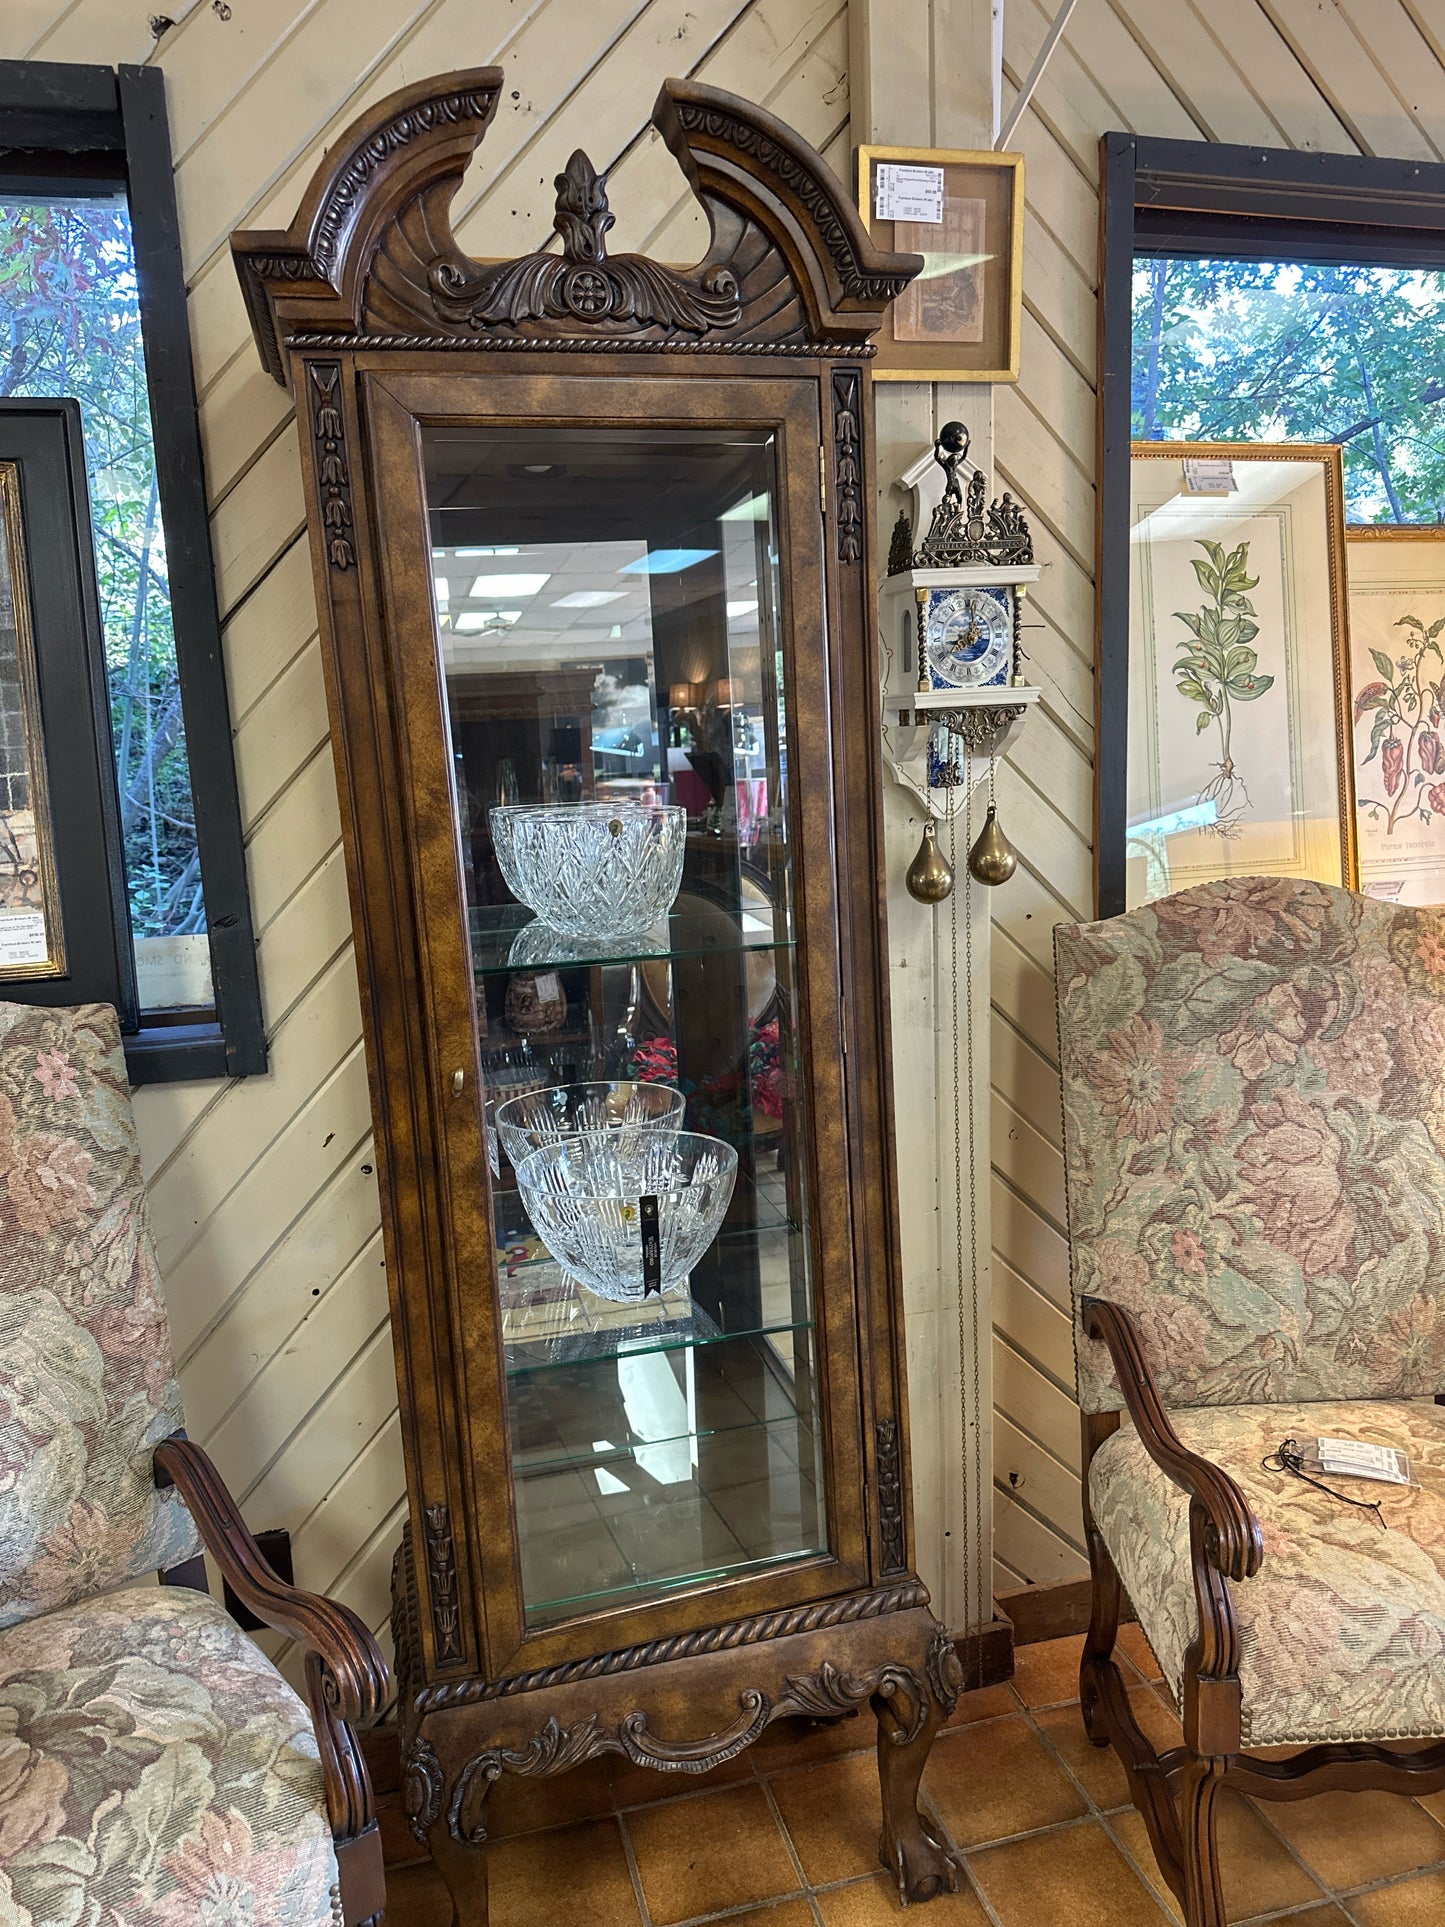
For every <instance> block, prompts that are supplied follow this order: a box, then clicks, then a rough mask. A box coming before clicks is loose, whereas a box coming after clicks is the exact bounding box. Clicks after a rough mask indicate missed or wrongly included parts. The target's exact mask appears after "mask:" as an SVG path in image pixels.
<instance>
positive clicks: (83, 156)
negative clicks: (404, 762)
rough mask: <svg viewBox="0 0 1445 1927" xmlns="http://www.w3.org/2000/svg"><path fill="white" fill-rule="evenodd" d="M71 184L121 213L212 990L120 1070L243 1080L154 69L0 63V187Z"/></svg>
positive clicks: (216, 733)
mask: <svg viewBox="0 0 1445 1927" xmlns="http://www.w3.org/2000/svg"><path fill="white" fill-rule="evenodd" d="M87 181H90V182H105V183H109V184H113V185H116V186H120V187H123V188H124V190H125V193H126V198H127V203H128V207H129V212H130V222H131V235H132V240H133V244H134V248H135V260H136V279H137V284H138V290H139V299H140V313H141V331H142V334H143V336H144V340H145V353H146V380H147V386H148V388H149V392H150V402H151V426H152V432H153V437H154V446H155V461H156V479H157V485H158V492H159V499H160V513H161V523H162V526H163V528H164V530H165V540H166V558H167V564H168V574H169V581H170V588H171V606H172V610H173V613H174V618H175V637H176V661H177V666H178V669H179V672H180V683H181V710H182V714H183V717H184V720H185V731H186V744H187V749H188V752H189V756H190V764H191V797H192V803H193V806H194V810H195V821H196V843H197V849H198V851H199V854H200V859H201V880H202V885H203V887H204V890H205V899H206V923H207V937H208V941H209V945H210V954H211V978H212V984H213V988H214V993H215V1016H214V1018H209V1017H202V1018H200V1019H199V1020H197V1019H195V1018H194V1017H193V1016H192V1014H191V1013H189V1012H184V1011H177V1012H174V1013H164V1012H163V1013H156V1012H147V1013H146V1017H145V1022H144V1024H143V1025H141V1026H139V1027H136V1026H132V1027H131V1032H130V1033H129V1034H128V1035H127V1036H126V1040H125V1049H126V1066H127V1069H128V1071H129V1074H130V1079H131V1082H132V1083H133V1084H151V1083H162V1082H173V1081H178V1080H186V1079H197V1078H215V1077H246V1076H253V1075H256V1074H258V1073H260V1072H262V1071H264V1070H265V1069H266V1065H267V1044H266V1027H265V1020H264V1015H263V1011H262V1005H261V985H260V975H259V970H258V967H257V960H256V939H255V930H254V925H253V920H252V915H251V898H250V889H249V885H248V881H247V876H246V847H245V838H244V834H243V830H242V825H241V809H240V800H239V793H238V790H237V786H236V765H235V752H234V748H233V744H232V731H231V716H230V704H229V699H228V696H227V691H226V674H225V665H224V660H223V657H222V652H221V624H220V615H219V611H218V608H217V604H216V586H215V567H214V561H213V557H212V552H211V529H210V519H209V514H208V509H207V501H206V487H205V471H204V466H203V462H202V455H201V434H200V421H199V415H198V411H197V398H196V385H195V374H194V369H193V365H192V360H191V341H190V330H189V322H188V317H187V309H186V281H185V271H184V267H183V264H182V258H181V245H180V224H179V219H178V216H177V213H176V198H175V180H174V168H173V163H172V159H171V144H170V130H169V124H168V122H167V118H166V100H165V80H164V77H163V75H162V73H161V70H160V69H159V68H158V67H139V66H122V67H118V68H112V67H99V66H88V65H81V64H74V65H72V64H70V63H68V62H64V63H62V62H58V61H27V60H16V61H0V193H16V192H24V193H30V194H34V195H37V196H43V195H45V194H47V193H55V194H64V193H66V192H67V191H70V192H73V191H74V190H75V188H76V186H77V184H78V183H82V182H87Z"/></svg>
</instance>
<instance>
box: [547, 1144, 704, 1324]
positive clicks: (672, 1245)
mask: <svg viewBox="0 0 1445 1927" xmlns="http://www.w3.org/2000/svg"><path fill="white" fill-rule="evenodd" d="M737 1174H738V1154H737V1152H736V1151H735V1150H734V1149H733V1147H732V1146H731V1145H730V1144H724V1143H723V1141H722V1139H721V1138H715V1137H704V1136H702V1135H701V1134H700V1133H698V1132H696V1131H678V1132H674V1131H669V1130H666V1129H659V1128H657V1127H653V1128H651V1129H640V1130H638V1131H637V1132H636V1133H632V1132H628V1133H626V1134H625V1135H624V1134H623V1133H621V1132H617V1131H588V1132H581V1133H579V1134H578V1135H577V1136H575V1137H564V1138H559V1139H558V1140H557V1142H556V1143H555V1144H544V1145H542V1146H540V1147H539V1148H538V1149H537V1150H535V1151H529V1152H528V1153H527V1155H526V1157H524V1158H523V1159H522V1162H521V1163H520V1164H519V1165H518V1166H517V1189H518V1190H519V1191H520V1192H521V1194H522V1202H523V1204H524V1205H525V1206H526V1207H527V1215H528V1217H530V1218H531V1220H532V1224H533V1227H534V1228H535V1230H536V1232H537V1235H538V1237H539V1238H540V1239H541V1240H542V1242H543V1244H545V1245H546V1247H547V1249H548V1250H549V1251H550V1252H551V1254H552V1256H553V1257H554V1258H555V1259H557V1261H558V1263H559V1264H561V1265H563V1266H565V1268H566V1269H567V1270H568V1271H570V1272H571V1273H572V1274H573V1276H574V1277H576V1278H580V1279H581V1281H582V1283H583V1284H584V1285H586V1286H587V1288H588V1290H589V1291H594V1292H596V1294H597V1296H598V1297H599V1298H610V1299H612V1300H613V1301H614V1302H615V1303H619V1304H629V1303H630V1304H640V1303H641V1302H642V1300H643V1298H644V1296H645V1291H644V1285H643V1272H642V1205H641V1201H642V1199H643V1198H644V1197H655V1198H656V1199H657V1220H658V1233H659V1239H660V1244H661V1256H662V1273H661V1284H662V1289H663V1291H665V1292H666V1291H672V1290H674V1289H675V1288H676V1287H677V1286H679V1285H681V1284H682V1283H683V1282H684V1281H685V1279H686V1278H687V1275H688V1273H689V1272H690V1271H691V1270H692V1268H693V1266H694V1265H696V1264H697V1263H698V1261H699V1260H700V1259H701V1258H702V1256H703V1254H704V1253H705V1252H706V1251H707V1249H708V1247H709V1245H711V1243H712V1241H713V1239H714V1238H715V1237H716V1236H717V1234H718V1229H719V1227H720V1226H721V1224H722V1221H723V1216H724V1214H725V1213H726V1211H727V1208H728V1204H729V1201H730V1200H731V1198H732V1194H733V1184H734V1182H735V1181H736V1178H737Z"/></svg>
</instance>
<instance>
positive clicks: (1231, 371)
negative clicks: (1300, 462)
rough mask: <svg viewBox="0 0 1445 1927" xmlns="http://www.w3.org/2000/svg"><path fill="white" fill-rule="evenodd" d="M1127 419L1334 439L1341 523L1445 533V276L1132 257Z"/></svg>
mask: <svg viewBox="0 0 1445 1927" xmlns="http://www.w3.org/2000/svg"><path fill="white" fill-rule="evenodd" d="M1133 422H1134V426H1133V432H1134V436H1135V439H1136V440H1140V441H1242V442H1289V441H1294V442H1338V443H1339V445H1340V447H1341V448H1342V450H1343V451H1344V468H1345V503H1346V514H1347V516H1348V518H1349V520H1350V521H1351V522H1408V523H1418V522H1427V523H1436V522H1445V273H1441V272H1437V271H1434V270H1423V269H1415V268H1384V267H1365V266H1341V265H1329V266H1323V267H1321V266H1311V265H1308V264H1306V263H1301V262H1285V263H1279V262H1262V261H1229V260H1216V261H1202V260H1195V259H1192V258H1188V257H1180V256H1168V255H1159V256H1152V257H1145V256H1141V257H1140V258H1139V259H1138V260H1137V261H1136V262H1135V265H1134V317H1133Z"/></svg>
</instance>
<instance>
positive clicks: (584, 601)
mask: <svg viewBox="0 0 1445 1927" xmlns="http://www.w3.org/2000/svg"><path fill="white" fill-rule="evenodd" d="M626 594H627V591H626V589H574V590H573V591H572V593H571V595H560V596H558V598H557V600H556V601H555V602H554V603H553V604H552V607H553V608H554V609H600V608H601V607H602V605H603V603H604V602H621V600H622V598H623V597H624V596H625V595H626Z"/></svg>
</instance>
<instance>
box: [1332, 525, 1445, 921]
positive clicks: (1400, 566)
mask: <svg viewBox="0 0 1445 1927" xmlns="http://www.w3.org/2000/svg"><path fill="white" fill-rule="evenodd" d="M1345 555H1346V568H1347V576H1348V596H1349V609H1350V672H1351V680H1350V694H1351V704H1352V709H1351V745H1352V749H1353V754H1354V780H1355V816H1356V824H1357V829H1358V836H1359V846H1360V859H1359V871H1360V888H1361V890H1362V891H1363V892H1364V893H1365V895H1366V896H1374V897H1382V898H1384V899H1385V900H1386V901H1388V902H1391V903H1406V904H1419V905H1438V904H1442V903H1445V726H1442V725H1441V724H1440V723H1436V722H1432V721H1431V720H1430V718H1431V712H1432V710H1434V709H1437V708H1438V699H1439V696H1440V694H1441V685H1442V684H1445V661H1442V660H1441V652H1442V651H1445V630H1441V631H1440V632H1439V634H1438V636H1437V637H1436V638H1435V639H1434V643H1433V645H1432V644H1431V642H1430V639H1429V636H1428V632H1429V629H1430V628H1431V627H1432V626H1433V624H1434V623H1435V622H1436V621H1437V620H1439V619H1440V618H1441V617H1445V527H1442V526H1441V525H1440V524H1438V523H1417V524H1415V525H1413V526H1412V525H1411V524H1409V523H1380V524H1375V523H1365V524H1359V523H1357V524H1355V525H1353V526H1351V527H1347V528H1346V530H1345ZM1386 667H1388V674H1386V673H1385V672H1386ZM1422 698H1423V700H1422ZM1387 759H1391V760H1387Z"/></svg>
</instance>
